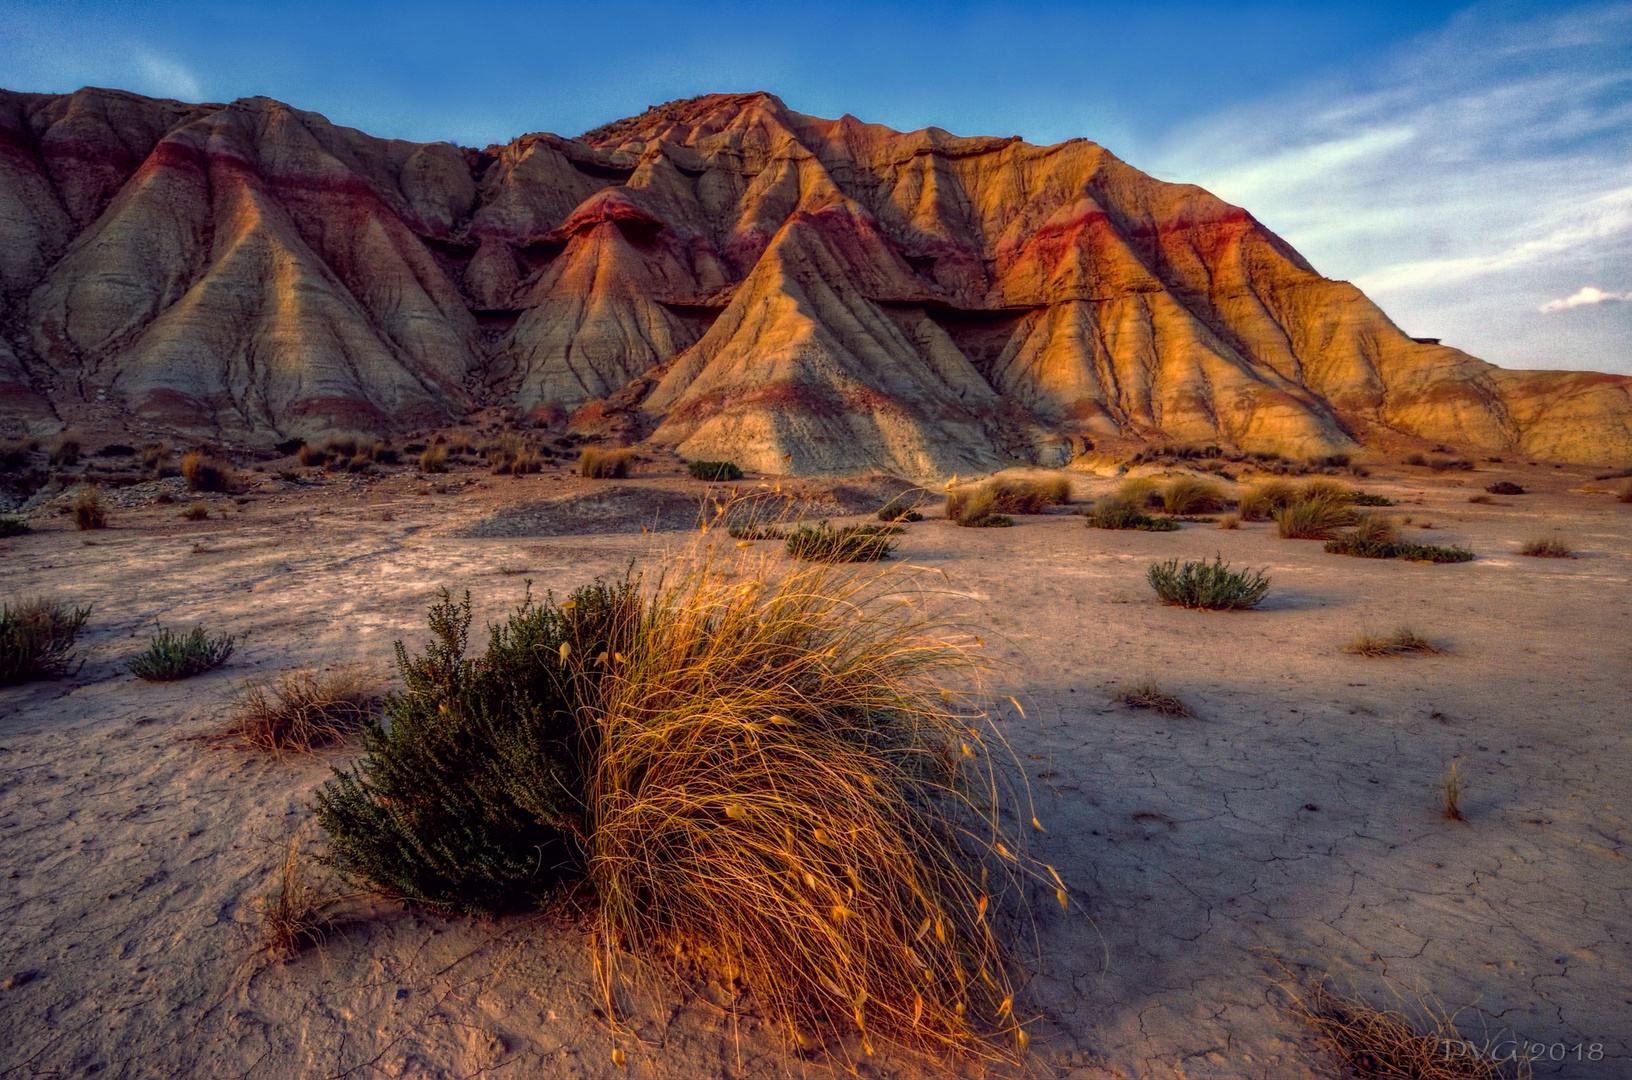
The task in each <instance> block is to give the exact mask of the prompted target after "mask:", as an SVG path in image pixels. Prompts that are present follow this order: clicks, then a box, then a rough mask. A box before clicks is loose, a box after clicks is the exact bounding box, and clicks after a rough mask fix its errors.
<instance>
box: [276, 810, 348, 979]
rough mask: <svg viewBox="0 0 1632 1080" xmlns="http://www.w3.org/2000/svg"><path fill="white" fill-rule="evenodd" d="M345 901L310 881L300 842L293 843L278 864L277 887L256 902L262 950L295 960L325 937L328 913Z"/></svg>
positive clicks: (293, 841) (278, 956) (281, 957)
mask: <svg viewBox="0 0 1632 1080" xmlns="http://www.w3.org/2000/svg"><path fill="white" fill-rule="evenodd" d="M341 899H344V897H337V896H333V895H331V894H330V893H329V892H328V891H327V890H325V889H323V888H322V887H320V886H318V885H314V884H313V883H312V882H311V880H310V879H309V878H307V876H306V860H305V859H304V858H303V857H302V856H301V853H300V841H299V839H295V840H291V841H290V842H289V844H288V846H287V847H286V848H284V852H283V858H282V859H281V860H279V863H278V884H277V888H276V889H274V890H273V891H272V892H271V893H268V894H267V895H265V896H261V897H258V898H256V901H255V913H256V914H257V915H258V916H259V917H260V920H261V949H262V950H263V951H265V952H266V953H267V954H268V955H269V956H272V957H274V958H276V959H279V960H288V959H290V958H292V957H293V956H294V955H295V954H296V953H298V952H300V950H301V949H302V948H304V947H305V946H307V945H310V944H313V943H315V942H317V941H319V940H320V939H321V938H322V937H323V934H324V931H325V930H326V929H328V927H329V920H328V918H327V917H326V916H325V914H324V912H325V910H327V909H328V908H329V907H330V906H331V905H332V904H334V903H335V902H336V901H337V900H341Z"/></svg>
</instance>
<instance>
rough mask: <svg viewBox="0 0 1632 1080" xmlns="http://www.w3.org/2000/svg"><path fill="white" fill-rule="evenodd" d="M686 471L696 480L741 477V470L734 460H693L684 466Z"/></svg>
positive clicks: (735, 478)
mask: <svg viewBox="0 0 1632 1080" xmlns="http://www.w3.org/2000/svg"><path fill="white" fill-rule="evenodd" d="M686 471H687V472H689V473H690V474H691V475H692V477H693V478H694V479H697V480H713V481H719V480H741V479H742V470H741V469H739V468H737V463H736V462H734V461H693V462H691V463H690V464H688V465H687V466H686Z"/></svg>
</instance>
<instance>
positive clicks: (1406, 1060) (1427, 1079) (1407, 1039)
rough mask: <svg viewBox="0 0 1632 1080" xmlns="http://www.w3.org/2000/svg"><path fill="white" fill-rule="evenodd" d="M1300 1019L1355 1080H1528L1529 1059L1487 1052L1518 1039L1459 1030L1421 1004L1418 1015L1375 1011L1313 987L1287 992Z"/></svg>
mask: <svg viewBox="0 0 1632 1080" xmlns="http://www.w3.org/2000/svg"><path fill="white" fill-rule="evenodd" d="M1292 997H1293V1000H1294V1002H1295V1007H1296V1008H1297V1010H1298V1012H1299V1013H1301V1014H1302V1016H1303V1019H1304V1020H1305V1021H1307V1022H1308V1023H1309V1024H1311V1025H1313V1026H1314V1027H1315V1028H1316V1029H1318V1030H1319V1031H1320V1033H1321V1034H1322V1035H1323V1036H1325V1038H1326V1041H1327V1043H1328V1045H1330V1046H1331V1048H1332V1050H1333V1052H1334V1053H1335V1054H1336V1055H1337V1057H1338V1058H1339V1059H1340V1060H1341V1061H1342V1062H1343V1063H1344V1064H1345V1065H1346V1066H1347V1067H1348V1068H1349V1070H1351V1071H1352V1072H1353V1074H1354V1075H1355V1076H1358V1077H1377V1078H1387V1080H1407V1078H1409V1080H1529V1077H1530V1076H1531V1066H1530V1061H1529V1058H1528V1057H1527V1056H1524V1055H1523V1054H1515V1055H1514V1059H1513V1060H1511V1061H1504V1060H1502V1059H1503V1058H1504V1057H1506V1055H1505V1054H1502V1053H1500V1052H1498V1053H1497V1054H1494V1055H1493V1054H1491V1053H1488V1052H1485V1051H1487V1050H1488V1049H1489V1048H1490V1047H1491V1046H1492V1045H1493V1044H1500V1045H1509V1046H1512V1047H1514V1048H1515V1049H1517V1048H1519V1047H1522V1046H1524V1045H1526V1044H1525V1043H1524V1042H1523V1041H1522V1040H1519V1041H1512V1040H1507V1041H1504V1039H1503V1037H1502V1036H1503V1035H1505V1034H1506V1033H1505V1032H1504V1033H1501V1034H1498V1035H1497V1036H1495V1037H1490V1036H1489V1035H1486V1036H1484V1037H1482V1038H1481V1037H1477V1036H1474V1035H1473V1034H1471V1033H1465V1032H1463V1031H1461V1030H1460V1029H1459V1028H1458V1027H1457V1024H1456V1018H1455V1016H1452V1015H1448V1014H1447V1013H1445V1011H1444V1010H1443V1009H1439V1008H1437V1007H1435V1006H1432V1005H1424V1007H1422V1008H1421V1009H1420V1010H1418V1011H1419V1012H1420V1013H1421V1014H1422V1015H1421V1016H1420V1017H1418V1018H1415V1019H1414V1018H1412V1017H1410V1016H1407V1015H1406V1014H1404V1013H1402V1012H1391V1011H1388V1010H1383V1009H1375V1008H1372V1007H1371V1006H1370V1005H1368V1004H1367V1003H1366V1002H1365V1001H1364V1000H1362V999H1361V998H1360V997H1358V996H1343V995H1339V994H1336V993H1334V992H1333V991H1332V990H1330V989H1329V988H1328V987H1327V986H1326V985H1324V984H1321V985H1318V986H1316V987H1314V988H1312V989H1311V990H1308V991H1306V992H1305V993H1303V994H1298V993H1293V994H1292Z"/></svg>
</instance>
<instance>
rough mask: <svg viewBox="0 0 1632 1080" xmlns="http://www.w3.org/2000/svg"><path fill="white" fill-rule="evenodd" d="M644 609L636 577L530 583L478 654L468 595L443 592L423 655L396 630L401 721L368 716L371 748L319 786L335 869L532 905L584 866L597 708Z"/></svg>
mask: <svg viewBox="0 0 1632 1080" xmlns="http://www.w3.org/2000/svg"><path fill="white" fill-rule="evenodd" d="M640 619H641V601H640V596H639V591H638V583H637V582H635V581H633V580H629V579H625V580H624V581H621V582H618V583H615V584H610V585H608V584H605V583H599V582H598V583H596V584H594V585H589V586H585V587H584V588H581V589H579V590H577V591H576V592H574V593H573V594H572V595H571V597H569V598H568V600H567V601H566V602H565V603H562V604H556V603H555V600H554V597H553V596H546V598H545V600H544V601H543V602H542V603H537V602H534V601H533V600H532V598H531V596H529V597H528V599H527V600H526V601H524V602H523V603H522V604H521V605H520V606H519V607H518V608H517V609H516V611H515V612H514V614H512V615H511V616H510V618H509V619H508V620H507V621H506V622H505V623H504V624H503V625H502V626H493V627H490V629H489V638H488V646H487V651H486V652H485V653H484V654H483V655H481V656H479V657H476V658H473V659H467V658H466V657H465V648H466V643H467V638H468V633H469V629H470V620H471V611H470V596H469V594H468V593H467V594H466V595H465V598H464V600H463V602H461V603H455V602H454V601H453V599H452V597H451V596H450V595H449V594H448V593H447V591H446V590H444V591H443V593H442V598H441V600H440V601H439V602H438V603H437V604H436V605H435V606H434V607H433V608H432V609H431V613H430V628H431V634H432V642H431V644H430V647H429V648H428V649H427V650H426V651H425V653H424V654H423V655H421V656H417V657H414V658H412V659H410V658H409V656H408V653H407V650H406V649H405V648H404V647H403V645H402V643H401V642H398V643H397V667H398V669H399V671H400V672H401V674H402V678H403V681H404V682H405V683H406V684H407V689H406V691H405V692H404V693H401V694H396V695H392V696H391V697H389V698H387V699H386V702H385V712H386V715H387V716H388V717H389V721H390V722H389V725H388V726H384V725H381V724H379V723H376V722H372V721H370V722H368V723H367V724H366V725H365V727H364V730H363V757H362V759H361V760H360V761H359V762H358V763H357V764H356V766H355V767H353V768H352V769H351V770H349V771H341V770H336V771H335V777H334V779H333V780H330V781H329V783H328V784H326V785H325V786H324V787H323V789H322V790H321V791H319V792H318V795H317V811H318V822H319V823H320V824H321V825H322V827H323V829H324V830H325V831H326V832H327V833H328V834H329V844H330V850H331V852H332V855H331V857H332V859H333V861H334V865H335V866H336V868H338V869H339V870H340V871H342V872H343V873H345V874H347V875H348V876H351V877H353V878H357V879H359V880H361V881H365V882H367V883H368V884H370V885H372V886H373V887H375V888H377V889H380V890H382V891H383V892H385V893H387V894H388V895H392V896H396V897H399V898H401V899H405V900H412V901H415V902H417V903H421V904H425V905H427V906H429V907H433V908H440V909H443V910H452V911H461V912H468V913H495V912H499V911H504V910H507V909H512V908H517V907H524V906H529V905H532V904H534V903H536V902H537V900H538V899H539V898H540V897H541V896H542V895H544V894H545V893H547V892H549V891H550V890H551V889H552V888H553V887H554V886H555V885H556V884H557V883H558V882H559V881H560V880H561V879H562V877H563V876H564V875H566V874H569V873H570V874H574V875H576V874H577V873H579V872H581V871H582V868H583V859H584V851H583V843H584V836H585V830H586V828H587V825H586V823H585V822H586V815H587V813H588V808H587V807H586V806H585V805H584V803H583V793H584V791H585V787H586V785H585V775H584V773H585V769H586V767H587V763H588V762H589V761H590V760H591V758H592V756H593V754H594V749H595V748H594V742H593V740H594V738H595V732H596V730H597V729H596V727H595V725H594V724H592V723H587V722H586V718H585V717H584V715H583V710H584V709H585V708H586V706H587V705H588V704H589V703H592V702H594V701H596V700H598V697H599V687H600V684H601V682H602V680H603V679H604V678H606V677H607V674H608V673H610V672H611V671H613V670H614V669H615V668H616V667H617V666H618V665H620V664H622V663H623V662H624V657H625V654H626V653H627V651H628V650H629V648H630V646H629V642H630V641H631V640H632V639H633V635H634V634H635V633H636V631H637V629H638V627H639V623H640Z"/></svg>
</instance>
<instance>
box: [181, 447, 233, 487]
mask: <svg viewBox="0 0 1632 1080" xmlns="http://www.w3.org/2000/svg"><path fill="white" fill-rule="evenodd" d="M181 475H182V478H183V479H185V480H186V481H187V486H188V487H189V488H190V489H192V490H193V491H226V490H228V489H229V488H231V486H232V467H231V466H230V465H228V464H226V463H225V462H223V461H219V460H217V459H215V458H213V457H211V456H210V455H209V454H206V453H205V452H204V451H202V450H193V451H190V452H189V453H188V454H187V456H186V457H184V458H182V459H181Z"/></svg>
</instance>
